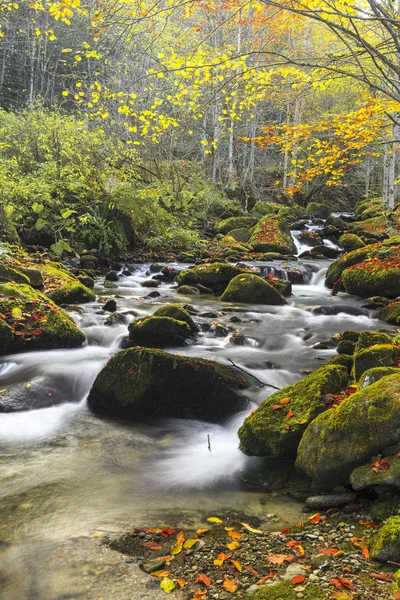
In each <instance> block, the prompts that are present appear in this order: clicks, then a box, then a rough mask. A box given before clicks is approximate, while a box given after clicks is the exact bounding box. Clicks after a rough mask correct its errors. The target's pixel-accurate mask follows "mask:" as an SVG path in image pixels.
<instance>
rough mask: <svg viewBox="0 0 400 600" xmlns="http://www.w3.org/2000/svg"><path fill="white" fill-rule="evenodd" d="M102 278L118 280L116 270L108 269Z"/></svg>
mask: <svg viewBox="0 0 400 600" xmlns="http://www.w3.org/2000/svg"><path fill="white" fill-rule="evenodd" d="M104 279H106V280H107V281H118V279H119V277H118V273H117V272H116V271H108V272H107V273H106V274H105V276H104Z"/></svg>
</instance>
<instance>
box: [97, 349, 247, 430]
mask: <svg viewBox="0 0 400 600" xmlns="http://www.w3.org/2000/svg"><path fill="white" fill-rule="evenodd" d="M246 387H247V382H246V380H245V379H244V378H243V377H242V376H241V375H239V374H238V373H237V372H235V371H234V370H233V369H231V368H229V367H226V366H225V365H221V364H219V363H217V362H214V361H210V360H203V359H200V358H193V357H184V356H177V355H174V354H168V353H167V352H163V351H162V350H149V349H146V348H140V347H137V348H130V349H128V350H124V351H122V352H119V353H118V354H116V355H115V356H113V357H112V358H111V359H110V360H109V361H108V363H107V364H106V366H105V367H104V368H103V369H102V370H101V371H100V373H99V374H98V376H97V378H96V380H95V382H94V384H93V387H92V389H91V391H90V393H89V398H88V404H89V407H90V408H91V409H93V410H96V411H101V412H104V413H110V414H113V415H123V416H129V417H131V418H136V419H151V418H156V417H164V418H183V419H202V420H205V421H211V422H218V421H220V420H222V419H224V418H225V417H226V416H227V415H229V414H232V413H235V412H237V411H238V410H241V409H243V408H244V407H245V406H246V405H247V401H246V400H245V399H244V398H243V397H242V395H241V394H240V390H242V389H244V388H246Z"/></svg>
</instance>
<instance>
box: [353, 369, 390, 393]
mask: <svg viewBox="0 0 400 600" xmlns="http://www.w3.org/2000/svg"><path fill="white" fill-rule="evenodd" d="M395 373H398V374H399V375H400V369H396V368H395V367H375V368H374V369H368V371H365V372H364V373H363V374H362V375H361V378H360V383H359V388H360V390H362V389H364V388H366V387H368V386H369V385H372V384H373V383H376V382H377V381H379V380H380V379H382V377H387V376H388V375H394V374H395Z"/></svg>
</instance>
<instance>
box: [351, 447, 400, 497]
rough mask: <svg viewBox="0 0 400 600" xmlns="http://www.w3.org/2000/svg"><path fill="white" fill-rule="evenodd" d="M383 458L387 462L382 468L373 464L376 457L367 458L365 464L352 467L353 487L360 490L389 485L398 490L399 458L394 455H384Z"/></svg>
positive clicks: (399, 480)
mask: <svg viewBox="0 0 400 600" xmlns="http://www.w3.org/2000/svg"><path fill="white" fill-rule="evenodd" d="M385 460H386V461H387V462H388V463H389V464H388V465H387V464H386V465H385V466H384V468H383V469H380V468H379V466H378V467H377V466H374V463H376V462H377V461H379V458H378V457H375V458H373V459H372V460H369V462H368V463H367V464H366V465H362V466H361V467H357V468H356V469H354V471H353V472H352V473H351V475H350V483H351V485H352V487H353V489H355V490H356V491H362V490H368V489H371V488H378V489H379V488H384V489H386V488H387V487H389V488H394V489H395V490H396V491H400V458H399V457H398V456H396V455H394V456H387V457H385ZM386 469H387V470H386Z"/></svg>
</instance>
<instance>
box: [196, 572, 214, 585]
mask: <svg viewBox="0 0 400 600" xmlns="http://www.w3.org/2000/svg"><path fill="white" fill-rule="evenodd" d="M196 582H197V583H204V585H205V586H207V587H209V585H210V584H211V579H210V578H209V577H207V575H204V574H203V573H201V574H200V575H198V576H197V579H196Z"/></svg>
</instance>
